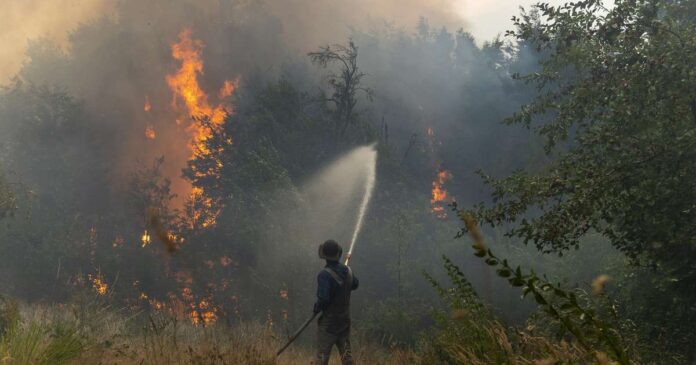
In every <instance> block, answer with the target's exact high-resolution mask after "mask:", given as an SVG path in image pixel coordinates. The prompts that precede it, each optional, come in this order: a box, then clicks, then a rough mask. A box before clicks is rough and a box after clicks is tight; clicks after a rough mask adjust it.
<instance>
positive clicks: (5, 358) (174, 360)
mask: <svg viewBox="0 0 696 365" xmlns="http://www.w3.org/2000/svg"><path fill="white" fill-rule="evenodd" d="M8 309H9V311H4V312H3V313H0V319H1V318H2V317H3V316H8V317H11V318H10V319H11V320H13V321H15V323H16V324H17V326H16V328H17V330H13V331H11V332H6V333H4V334H3V336H2V341H0V365H4V364H7V365H10V364H11V365H14V364H17V365H19V364H22V365H23V364H39V363H41V364H47V365H48V364H50V365H60V364H103V365H106V364H109V365H136V364H138V365H144V364H157V365H159V364H172V365H199V364H200V365H203V364H205V365H208V364H210V365H217V364H220V365H222V364H225V365H227V364H240V365H241V364H244V365H247V364H248V365H291V364H311V363H312V360H313V352H312V349H311V348H307V347H302V346H300V345H297V346H296V345H294V344H293V346H291V347H290V348H289V349H288V350H286V351H285V352H284V353H283V354H282V355H281V356H280V357H278V358H276V356H275V352H276V350H277V349H278V348H279V347H280V346H281V345H282V342H283V340H284V338H281V337H280V336H278V335H277V333H275V332H274V331H272V330H271V329H269V327H267V326H265V325H263V324H260V323H246V324H240V325H237V326H234V327H227V326H224V325H217V326H211V327H208V328H204V327H200V326H199V327H196V326H193V325H190V324H188V323H183V322H181V321H178V320H176V319H174V318H171V317H168V316H164V315H153V316H147V315H142V314H141V315H139V316H137V317H132V318H128V317H126V316H123V315H119V314H118V312H117V311H114V310H113V309H111V308H109V307H108V306H104V305H96V304H95V302H92V303H87V304H84V303H83V304H80V303H78V304H73V305H66V306H39V305H32V306H30V307H28V306H23V307H22V308H21V311H20V313H21V314H20V315H18V312H17V310H16V309H17V307H8ZM60 328H63V329H69V331H70V332H69V334H70V336H67V337H65V336H64V337H60V338H59V337H56V336H55V333H56V331H55V329H60ZM312 332H313V331H312V329H311V328H310V329H308V330H307V333H305V334H303V336H312ZM56 338H58V339H59V340H57V341H56ZM62 346H67V347H65V348H61V347H62ZM56 350H58V351H56ZM61 350H64V351H62V352H61ZM334 355H335V358H334V359H332V361H331V364H339V363H340V361H339V359H338V357H337V355H336V354H334ZM354 358H355V359H356V364H370V365H372V364H375V365H378V364H384V365H405V364H415V363H417V361H416V359H415V357H414V355H413V354H412V353H411V352H408V351H399V350H396V351H388V350H385V349H384V348H382V347H380V346H376V345H374V344H371V343H369V342H368V341H366V340H365V339H363V338H361V337H360V336H355V339H354Z"/></svg>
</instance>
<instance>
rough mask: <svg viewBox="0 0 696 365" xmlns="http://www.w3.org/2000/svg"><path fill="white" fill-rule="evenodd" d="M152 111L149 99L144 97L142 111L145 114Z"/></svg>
mask: <svg viewBox="0 0 696 365" xmlns="http://www.w3.org/2000/svg"><path fill="white" fill-rule="evenodd" d="M150 109H152V105H150V97H149V96H147V95H145V105H144V106H143V110H144V111H145V112H146V113H147V112H149V111H150Z"/></svg>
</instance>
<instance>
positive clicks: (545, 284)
mask: <svg viewBox="0 0 696 365" xmlns="http://www.w3.org/2000/svg"><path fill="white" fill-rule="evenodd" d="M455 210H457V208H456V207H455ZM457 214H458V216H459V218H460V219H461V220H462V222H464V225H465V229H466V232H468V233H469V235H470V237H471V238H472V240H473V241H474V243H473V245H472V248H473V249H474V255H476V256H477V257H480V258H481V259H483V260H484V261H485V262H486V264H487V265H488V266H490V267H492V268H495V269H496V273H497V275H498V276H499V277H501V278H504V279H506V280H507V281H508V283H509V284H510V285H511V286H513V287H518V288H521V290H522V296H523V297H526V296H528V295H531V296H532V297H533V298H534V300H535V301H536V303H537V305H538V306H539V307H541V308H542V310H543V311H544V312H545V313H547V314H548V315H549V316H551V318H553V319H555V320H557V321H558V322H559V323H560V324H561V326H562V327H563V328H564V329H565V330H567V331H568V332H570V333H571V334H572V335H573V336H574V337H575V338H576V339H577V341H578V343H579V344H580V346H582V347H583V348H584V349H585V350H587V351H594V346H593V345H595V344H596V345H599V346H601V347H603V348H606V349H607V351H608V352H609V354H610V356H611V357H612V358H614V359H615V360H616V361H618V362H619V363H620V364H624V365H628V364H630V363H631V362H630V360H629V356H628V354H627V352H626V350H625V347H624V346H623V344H622V339H621V336H620V335H619V333H618V331H616V330H615V329H614V328H613V327H612V326H611V325H610V324H609V323H607V322H605V321H603V320H602V319H601V318H600V317H599V315H598V314H597V312H596V311H595V310H593V309H591V308H585V307H584V306H583V305H582V304H581V303H580V301H579V298H578V296H577V295H576V294H575V293H573V292H572V291H570V290H567V289H565V288H563V287H562V286H561V285H560V284H554V283H552V282H550V281H548V280H547V279H546V278H542V277H539V276H538V275H537V274H536V273H534V271H529V272H523V271H522V269H521V268H520V266H517V267H513V266H512V265H510V263H509V262H508V261H507V259H502V258H500V257H498V256H496V255H495V254H494V253H493V252H492V251H491V250H490V249H489V248H487V247H486V245H485V243H484V240H483V235H482V234H481V231H480V230H479V227H478V223H477V222H476V219H475V218H474V217H473V216H472V215H471V214H470V213H468V212H466V211H461V210H457ZM463 234H464V230H463V231H461V232H459V233H458V235H457V236H458V237H461V236H463ZM600 356H603V355H601V354H600V353H598V354H597V357H598V358H599V357H600Z"/></svg>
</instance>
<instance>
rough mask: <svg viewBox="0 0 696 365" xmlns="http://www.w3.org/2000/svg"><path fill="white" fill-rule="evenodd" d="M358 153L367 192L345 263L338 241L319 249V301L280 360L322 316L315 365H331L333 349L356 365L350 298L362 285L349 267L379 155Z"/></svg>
mask: <svg viewBox="0 0 696 365" xmlns="http://www.w3.org/2000/svg"><path fill="white" fill-rule="evenodd" d="M356 152H357V153H360V154H361V155H363V156H365V158H364V161H365V165H364V168H365V185H364V188H365V190H364V192H363V198H362V201H361V203H360V206H359V208H358V216H357V220H356V224H355V229H354V230H353V234H352V237H351V241H350V246H349V249H348V253H347V254H346V257H345V261H344V263H343V264H341V263H339V259H340V257H341V256H342V253H343V248H342V247H341V246H340V245H339V244H338V243H337V242H336V241H334V240H327V241H325V242H324V243H323V244H321V245H320V246H319V257H320V258H322V259H324V260H326V265H325V267H324V269H323V270H321V271H320V272H319V274H318V275H317V282H318V288H317V301H316V303H315V304H314V308H313V315H312V316H311V317H310V318H309V319H308V320H307V321H305V323H304V324H303V325H302V326H301V327H300V328H299V329H298V330H297V331H296V332H295V333H294V334H293V335H292V336H290V338H289V339H288V341H287V343H286V344H285V345H284V346H283V347H282V348H280V349H279V350H278V352H277V353H276V355H277V356H278V355H280V354H281V353H283V351H285V349H287V348H288V346H290V344H292V343H293V341H295V339H297V337H299V335H300V334H301V333H302V332H303V331H304V330H305V329H306V328H307V326H309V324H310V323H311V322H312V321H313V320H314V318H316V317H317V316H318V315H319V314H321V316H320V318H319V324H318V331H317V355H316V364H328V361H329V357H330V355H331V350H332V349H333V346H334V345H335V346H337V347H338V350H339V353H340V355H341V363H342V364H343V365H350V364H352V363H353V359H352V355H351V347H350V294H351V292H352V291H353V290H355V289H357V288H358V285H359V284H358V283H359V282H358V279H357V278H356V277H355V276H354V275H353V272H352V270H351V268H350V267H349V266H348V264H349V263H350V259H351V258H352V256H353V250H354V248H355V243H356V241H357V239H358V236H359V234H360V231H361V229H362V225H363V221H364V217H365V213H366V212H367V207H368V205H369V203H370V200H371V198H372V191H373V190H374V185H375V177H376V169H377V151H376V150H375V148H374V144H373V145H370V146H366V147H360V148H358V149H356V151H354V153H356Z"/></svg>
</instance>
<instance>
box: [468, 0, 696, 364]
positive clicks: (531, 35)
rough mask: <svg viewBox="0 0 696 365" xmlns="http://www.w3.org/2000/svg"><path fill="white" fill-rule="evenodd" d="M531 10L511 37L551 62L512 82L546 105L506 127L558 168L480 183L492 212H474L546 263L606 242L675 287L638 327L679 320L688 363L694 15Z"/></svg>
mask: <svg viewBox="0 0 696 365" xmlns="http://www.w3.org/2000/svg"><path fill="white" fill-rule="evenodd" d="M534 10H535V11H534V12H532V13H523V14H522V16H521V17H516V18H514V21H515V24H516V26H517V30H515V31H512V32H509V35H511V36H514V37H516V38H517V40H518V41H519V42H521V43H524V44H527V45H529V46H532V47H534V48H535V49H536V50H537V51H540V52H542V53H544V54H546V55H547V57H546V58H545V59H544V60H543V61H542V63H541V70H539V71H538V72H534V73H529V74H526V75H515V77H516V78H517V79H519V80H522V81H524V82H526V83H529V84H531V85H534V86H536V87H537V90H538V96H537V98H536V99H535V100H534V101H532V102H531V103H529V104H527V105H525V106H523V107H522V108H521V109H520V110H519V111H518V112H517V113H516V114H514V115H513V116H512V117H511V118H509V119H508V120H507V122H508V123H510V124H520V125H523V126H526V127H527V128H532V129H534V130H535V131H536V132H537V134H538V135H539V136H541V137H542V138H543V139H544V140H545V144H544V147H545V151H546V153H547V154H548V155H549V157H550V159H551V163H550V164H548V165H547V166H545V167H543V168H541V169H538V170H535V171H531V170H526V171H518V172H515V173H513V174H512V175H510V176H508V177H505V178H502V179H497V178H493V177H492V176H489V175H485V174H482V175H483V177H484V180H485V182H486V183H488V184H490V185H491V186H492V188H493V194H492V196H493V203H492V204H480V205H478V206H476V207H475V208H474V209H472V212H473V213H474V215H475V216H476V217H477V219H478V220H480V221H481V222H484V223H486V224H489V225H491V226H500V227H505V228H509V230H508V232H507V235H508V236H510V237H516V238H520V239H522V240H523V241H524V242H525V243H533V244H534V245H536V247H537V248H538V249H539V250H541V251H542V252H545V253H552V252H553V253H558V254H559V255H562V254H563V252H564V251H565V250H568V249H570V248H573V247H575V248H577V247H578V246H579V245H580V240H581V238H582V237H584V236H586V235H587V234H588V233H592V232H598V233H600V234H602V235H603V236H604V237H606V238H607V239H608V240H609V241H610V242H611V244H612V245H613V246H614V247H616V248H617V249H618V250H620V251H621V252H623V253H624V254H626V255H627V257H629V258H630V259H631V260H632V261H633V263H634V264H637V265H642V266H650V267H652V268H653V269H654V270H655V272H656V273H657V274H656V275H659V276H663V277H668V278H669V280H668V281H663V282H662V288H663V289H665V290H664V291H663V292H662V293H663V294H659V293H658V291H654V292H653V293H652V295H654V296H655V300H650V301H651V302H652V303H653V304H657V305H656V306H654V307H651V308H648V307H644V308H643V315H639V316H636V317H634V318H632V319H633V320H635V321H636V322H638V323H640V326H651V325H650V324H648V322H646V321H643V320H641V317H642V318H643V319H645V318H648V317H650V316H651V315H650V312H657V313H661V316H669V315H668V314H667V313H670V315H671V314H674V315H677V316H678V317H679V319H675V323H674V324H675V325H676V327H674V330H667V331H668V332H672V333H674V334H675V336H674V337H671V338H670V340H668V341H666V343H667V344H668V346H669V347H670V348H671V349H673V350H677V351H682V352H684V353H689V352H690V351H689V350H685V349H687V348H693V346H694V343H696V342H695V341H696V337H694V336H693V335H690V336H682V335H677V332H679V333H683V331H681V330H679V331H677V330H676V328H677V327H679V326H680V325H678V324H677V323H682V324H686V323H689V325H686V326H687V327H688V326H693V325H694V323H696V304H694V303H696V300H695V299H696V297H695V296H694V293H696V260H695V258H696V240H695V239H694V237H696V235H695V234H694V227H696V209H694V207H696V169H695V168H694V166H693V164H692V163H690V161H692V160H693V159H694V158H695V157H696V143H695V141H696V88H694V85H696V71H694V68H693V65H694V64H695V63H696V37H694V36H693V35H694V34H696V23H695V22H694V19H695V18H694V17H693V14H694V4H693V2H689V1H658V0H630V1H629V0H626V1H616V2H615V5H614V7H611V8H608V9H607V8H605V7H604V6H603V3H602V2H601V1H596V0H585V1H578V2H571V3H566V4H564V5H559V6H551V5H549V4H544V3H541V4H539V5H537V6H535V8H534ZM478 253H480V254H481V255H483V256H484V257H487V258H488V259H492V258H491V257H488V254H487V252H485V251H479V252H478ZM504 272H505V273H506V274H509V275H511V277H513V278H514V277H515V275H514V274H515V273H514V272H507V271H504ZM516 284H521V283H516ZM667 293H669V294H667ZM532 294H533V293H532ZM645 294H646V295H649V294H650V292H647V293H645ZM658 303H659V304H658ZM630 305H631V304H630V303H629V304H628V305H627V307H630ZM675 306H676V307H679V308H683V309H684V310H683V311H682V310H680V311H679V313H672V308H673V307H675ZM628 310H629V311H632V312H633V314H634V315H635V314H637V312H636V311H635V308H633V309H628ZM653 330H657V329H656V328H653ZM649 331H650V330H648V329H647V328H646V331H645V332H649ZM692 333H693V331H692ZM679 349H681V350H679ZM688 356H690V357H693V353H692V352H691V353H690V354H688Z"/></svg>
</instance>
